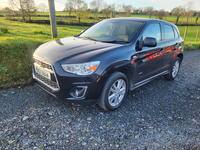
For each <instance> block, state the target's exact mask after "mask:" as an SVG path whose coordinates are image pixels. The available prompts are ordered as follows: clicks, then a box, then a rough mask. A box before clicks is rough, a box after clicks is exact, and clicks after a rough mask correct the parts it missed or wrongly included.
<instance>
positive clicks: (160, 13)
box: [154, 9, 166, 19]
mask: <svg viewBox="0 0 200 150" xmlns="http://www.w3.org/2000/svg"><path fill="white" fill-rule="evenodd" d="M154 15H155V16H156V18H157V17H158V18H159V19H163V17H164V16H166V12H165V10H164V9H161V10H159V11H157V12H155V13H154Z"/></svg>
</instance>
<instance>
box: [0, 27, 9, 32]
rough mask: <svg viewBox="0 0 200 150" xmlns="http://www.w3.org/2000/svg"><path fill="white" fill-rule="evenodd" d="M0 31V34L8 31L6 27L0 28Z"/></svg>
mask: <svg viewBox="0 0 200 150" xmlns="http://www.w3.org/2000/svg"><path fill="white" fill-rule="evenodd" d="M0 31H1V32H2V33H8V29H7V28H6V27H0Z"/></svg>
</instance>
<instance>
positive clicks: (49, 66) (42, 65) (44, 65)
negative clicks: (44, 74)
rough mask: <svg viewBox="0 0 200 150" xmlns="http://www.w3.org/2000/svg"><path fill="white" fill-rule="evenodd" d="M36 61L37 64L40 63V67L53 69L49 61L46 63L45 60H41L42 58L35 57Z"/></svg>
mask: <svg viewBox="0 0 200 150" xmlns="http://www.w3.org/2000/svg"><path fill="white" fill-rule="evenodd" d="M34 62H35V63H36V64H38V65H39V66H40V67H42V68H46V69H49V70H51V71H53V69H52V67H51V65H49V64H47V63H45V62H43V61H41V60H38V59H34Z"/></svg>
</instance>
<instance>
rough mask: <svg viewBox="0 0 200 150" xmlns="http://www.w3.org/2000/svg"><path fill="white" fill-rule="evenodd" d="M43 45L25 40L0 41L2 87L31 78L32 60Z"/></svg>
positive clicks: (0, 79) (0, 78) (0, 81)
mask: <svg viewBox="0 0 200 150" xmlns="http://www.w3.org/2000/svg"><path fill="white" fill-rule="evenodd" d="M40 44H41V43H35V42H34V41H28V40H24V39H17V40H14V39H6V40H1V41H0V54H1V55H0V85H1V84H5V83H8V82H15V81H19V80H21V79H23V80H27V79H29V78H30V77H31V58H32V54H33V52H34V49H36V47H37V46H38V45H40Z"/></svg>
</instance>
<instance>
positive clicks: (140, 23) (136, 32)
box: [33, 18, 184, 110]
mask: <svg viewBox="0 0 200 150" xmlns="http://www.w3.org/2000/svg"><path fill="white" fill-rule="evenodd" d="M183 43H184V41H183V39H182V38H181V37H180V33H179V30H178V28H177V27H176V26H175V25H174V24H171V23H169V22H166V21H161V20H156V19H144V18H143V19H142V18H114V19H106V20H103V21H101V22H99V23H97V24H95V25H93V26H92V27H90V28H88V29H87V30H85V31H83V32H82V33H81V34H80V35H78V36H75V37H68V38H62V39H59V40H55V41H51V42H48V43H45V44H43V45H41V46H40V47H39V48H38V49H37V50H36V51H35V53H34V55H33V78H34V79H35V81H36V83H38V85H39V86H40V87H41V88H43V89H44V90H45V91H47V92H48V93H50V94H51V95H53V96H54V97H56V98H58V99H62V100H65V101H68V102H73V103H74V102H77V103H87V104H98V105H99V106H100V107H101V108H103V109H105V110H114V109H116V108H118V107H119V106H120V105H121V103H122V101H123V100H124V99H125V96H126V94H127V92H128V91H129V90H133V89H135V88H137V87H140V86H142V85H144V84H146V83H147V82H149V81H151V80H152V79H154V78H156V77H158V76H161V75H164V76H165V78H166V79H168V80H173V79H174V78H175V77H176V76H177V74H178V71H179V68H180V64H181V62H182V60H183Z"/></svg>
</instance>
